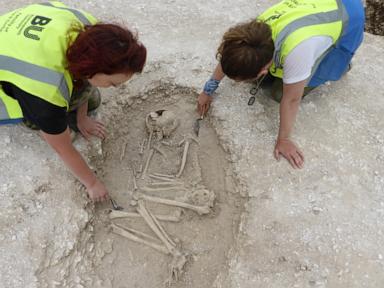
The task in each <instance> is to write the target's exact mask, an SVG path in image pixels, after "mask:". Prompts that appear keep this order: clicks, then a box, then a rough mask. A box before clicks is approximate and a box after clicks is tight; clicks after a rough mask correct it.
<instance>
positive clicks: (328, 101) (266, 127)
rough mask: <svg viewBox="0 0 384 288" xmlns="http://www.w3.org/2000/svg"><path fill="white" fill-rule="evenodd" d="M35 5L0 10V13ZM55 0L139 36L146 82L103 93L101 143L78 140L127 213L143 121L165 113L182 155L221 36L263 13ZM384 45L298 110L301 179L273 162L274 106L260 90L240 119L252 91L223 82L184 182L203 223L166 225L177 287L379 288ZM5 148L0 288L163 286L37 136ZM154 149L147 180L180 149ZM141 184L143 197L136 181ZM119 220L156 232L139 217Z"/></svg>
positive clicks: (377, 43)
mask: <svg viewBox="0 0 384 288" xmlns="http://www.w3.org/2000/svg"><path fill="white" fill-rule="evenodd" d="M32 2H36V1H27V0H18V1H8V2H6V3H5V5H2V6H1V7H0V12H1V13H3V12H5V11H8V10H10V9H14V8H16V7H19V6H21V5H23V4H27V3H32ZM273 2H276V1H273ZM66 3H67V4H68V5H72V6H74V7H78V8H82V9H84V10H88V11H91V12H92V13H94V14H95V15H97V16H98V17H100V18H101V19H103V20H114V21H116V19H121V20H122V21H124V22H125V23H126V24H128V25H129V26H130V27H133V28H137V29H138V31H140V37H141V40H142V41H143V42H144V43H145V45H146V46H147V48H148V51H149V54H148V63H147V65H146V68H145V71H144V72H143V73H142V75H138V76H135V77H134V78H133V79H132V80H131V81H129V83H127V84H126V85H124V86H122V87H120V88H118V89H115V88H112V89H105V90H102V97H103V105H102V107H101V109H100V111H99V114H98V116H97V117H99V118H100V119H101V120H102V121H104V122H105V123H106V125H107V127H108V132H109V135H108V139H107V140H106V141H105V142H103V143H101V142H100V141H96V140H93V141H91V142H89V143H87V142H86V141H84V139H82V138H81V137H78V139H77V140H76V142H75V145H76V147H77V148H78V149H79V150H80V151H81V153H82V155H83V156H84V158H85V159H86V160H87V161H88V163H90V165H91V166H92V167H93V168H94V169H95V170H96V171H97V173H98V174H99V175H100V177H102V179H103V180H104V181H105V182H106V183H107V185H108V187H109V189H110V191H111V195H112V196H113V197H114V198H115V199H116V201H117V203H118V204H119V205H121V206H123V207H124V208H126V209H128V210H129V211H134V210H135V208H134V207H132V206H131V205H130V202H131V199H132V190H133V181H132V179H133V178H132V173H131V167H135V169H138V167H139V166H140V163H142V159H141V157H140V155H139V153H138V152H139V144H140V143H141V142H142V140H143V139H144V138H145V137H146V136H147V133H146V129H145V125H144V123H145V121H144V120H145V116H146V115H147V113H149V112H151V111H156V110H158V109H169V110H171V111H174V112H175V114H176V115H177V118H179V119H180V125H179V127H178V128H177V130H176V131H175V132H174V134H172V136H171V137H170V139H168V141H169V142H170V143H171V144H176V143H179V141H180V140H181V139H182V138H183V137H184V136H185V135H187V134H188V133H189V132H191V127H192V123H193V121H194V120H195V119H196V114H195V112H194V106H195V100H194V99H195V97H196V95H197V93H198V92H199V91H200V89H201V87H202V85H203V83H204V82H205V81H206V79H207V78H208V77H209V76H210V74H211V72H212V70H213V67H214V65H215V63H216V60H215V59H214V52H215V49H216V47H217V45H218V43H219V41H220V37H221V35H222V33H223V31H225V30H226V28H227V27H229V26H231V25H233V24H235V23H238V22H240V21H243V20H246V19H250V18H252V17H254V16H255V15H257V13H259V12H260V11H262V10H263V9H264V8H266V7H268V6H269V5H270V4H271V1H266V0H260V1H256V2H250V1H247V0H238V1H236V2H234V1H229V0H224V1H223V0H221V1H218V0H217V1H216V0H215V1H210V2H207V1H200V0H197V1H188V0H169V1H168V0H167V1H160V2H159V1H144V2H143V1H138V0H137V1H136V0H130V1H128V2H127V3H124V5H122V3H121V2H117V1H110V0H104V1H101V0H100V1H99V0H97V1H89V2H84V1H78V0H72V1H66ZM119 21H120V20H119ZM383 47H384V39H383V38H382V37H373V36H370V35H368V34H367V35H366V39H365V41H364V44H363V46H362V47H361V49H360V50H359V51H358V53H357V55H356V57H355V58H354V68H353V69H352V71H351V72H350V73H348V75H347V76H346V77H344V78H343V79H342V80H341V81H339V82H337V83H329V84H327V85H324V86H323V87H321V88H319V89H317V90H316V91H314V92H313V93H312V94H311V95H310V96H308V97H306V98H305V99H304V100H303V102H302V104H301V106H300V112H299V115H298V119H297V121H296V127H295V132H294V135H293V137H294V139H295V141H297V142H298V143H299V145H300V147H301V148H302V149H303V151H304V153H305V156H306V165H305V168H304V169H302V170H300V171H296V170H292V169H290V167H289V165H288V164H287V163H286V162H285V161H280V162H276V161H275V160H274V159H273V156H272V148H273V143H274V141H275V137H276V133H277V128H278V117H277V115H278V108H279V107H278V105H277V104H276V103H275V102H273V101H272V100H271V99H269V98H268V97H266V96H265V95H264V93H263V92H262V91H261V93H260V95H258V97H257V98H256V102H255V104H254V106H252V107H248V106H247V104H246V103H247V100H248V98H249V89H250V88H251V85H250V84H246V83H235V82H233V81H230V80H228V79H225V80H224V81H223V82H222V84H221V87H220V88H219V89H218V91H217V95H216V96H215V100H214V103H213V107H212V110H211V112H210V115H209V116H208V117H207V118H206V119H204V120H203V122H202V127H201V130H200V133H201V135H200V136H199V141H200V145H197V144H195V143H192V144H191V149H190V153H189V156H188V162H187V165H186V170H185V171H184V173H183V174H182V176H181V178H180V180H181V181H182V182H183V185H184V186H185V187H186V191H192V190H193V189H195V188H196V187H197V186H198V185H200V186H202V187H205V188H207V189H209V190H211V191H214V192H215V194H216V201H215V205H214V207H213V209H212V213H211V214H209V215H206V216H198V215H196V214H195V213H193V212H191V211H186V212H185V214H184V215H183V219H182V220H181V221H180V222H179V223H168V222H161V223H162V224H163V226H164V228H165V229H166V231H167V232H168V233H169V235H170V237H171V238H172V239H179V240H180V246H181V247H182V249H184V250H183V251H185V252H188V253H189V254H190V255H191V257H190V261H189V262H188V264H187V265H186V266H185V273H184V274H183V277H182V278H181V280H180V281H179V282H177V283H176V284H174V287H180V288H181V287H216V288H248V287H252V288H253V287H263V288H264V287H273V288H278V287H299V288H301V287H327V288H328V287H331V288H333V287H337V288H340V287H342V288H361V287H369V288H379V287H381V286H382V283H383V281H384V278H383V273H382V271H383V265H384V259H383V257H384V256H383V255H384V250H383V247H382V245H381V243H383V241H384V234H383V233H384V232H383V231H384V226H383V223H382V221H381V219H383V213H384V212H383V211H384V209H383V206H384V204H383V203H384V196H383V195H382V192H383V191H384V168H383V167H384V158H383V154H384V150H383V149H384V146H383V144H384V142H383V141H384V134H383V130H382V124H381V123H384V118H383V113H382V110H383V107H384V102H383V101H384V100H383V99H384V98H383V97H381V94H382V93H381V91H382V85H383V84H382V83H383V81H382V75H383V74H384V68H383V67H384V63H383V61H384V58H383V57H382V55H383V53H384V51H383ZM372 63H374V65H373V64H372ZM0 139H1V141H0V151H1V152H0V160H1V163H2V166H1V168H0V169H1V170H0V196H1V197H0V255H1V257H0V287H1V288H3V287H4V288H9V287H12V288H25V287H28V288H35V287H39V288H40V287H92V288H94V287H95V288H98V287H100V288H101V287H103V288H105V287H113V288H115V287H117V288H122V287H129V288H131V287H162V285H163V283H164V281H165V280H166V279H167V277H168V275H169V265H170V263H171V260H172V257H171V256H169V255H163V254H162V253H159V252H157V251H155V250H153V249H151V248H147V247H145V246H143V245H139V244H137V243H134V242H132V241H129V240H127V239H124V238H122V237H121V236H119V235H115V234H112V233H111V232H110V230H109V225H110V221H109V220H108V210H109V209H110V205H109V203H108V204H107V203H105V204H104V205H97V206H96V207H93V205H92V204H90V203H89V202H88V201H87V199H86V197H85V192H84V190H83V189H82V187H81V185H79V183H78V182H77V181H75V180H74V178H73V177H72V176H71V175H70V173H69V172H68V171H67V170H66V169H65V167H64V165H63V164H62V162H61V161H60V160H59V159H58V157H57V156H56V155H55V153H54V152H53V151H51V149H50V148H49V147H48V146H47V144H45V143H44V142H43V141H42V140H41V139H40V137H39V136H38V135H37V134H36V133H31V132H29V131H25V129H22V128H21V127H19V126H9V127H1V129H0ZM123 147H126V148H125V155H124V157H122V152H123ZM160 147H161V149H162V150H164V152H165V154H166V156H167V158H168V161H166V160H165V159H164V158H163V157H162V156H161V155H160V154H158V153H156V154H155V155H154V158H153V161H152V162H151V164H150V167H149V171H150V173H155V172H161V173H176V172H177V171H178V168H179V165H180V159H181V154H182V152H183V146H180V147H179V146H166V145H162V144H161V146H160ZM147 152H148V151H145V153H144V155H143V158H144V159H146V155H147ZM137 182H138V185H139V187H144V186H150V181H149V179H147V178H145V179H140V177H139V178H138V179H137ZM146 193H147V192H146ZM148 193H149V192H148ZM183 194H184V192H183V191H181V190H176V191H172V192H167V193H165V192H164V191H163V192H161V193H160V192H156V194H153V195H156V196H161V197H169V198H174V197H179V196H183ZM244 202H246V203H245V204H244ZM149 209H150V210H151V211H152V210H153V211H154V212H155V213H156V214H160V213H161V214H163V213H164V214H167V213H170V209H169V208H167V207H165V206H160V205H154V206H152V205H151V206H149ZM116 222H118V223H120V224H121V225H126V226H132V227H134V228H136V229H137V230H140V231H144V232H146V233H148V234H151V235H154V234H152V231H151V230H150V229H148V228H147V226H146V224H145V223H144V222H143V221H142V220H139V219H138V220H127V219H122V220H118V221H116Z"/></svg>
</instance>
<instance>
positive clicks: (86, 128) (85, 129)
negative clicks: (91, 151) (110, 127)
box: [77, 116, 106, 140]
mask: <svg viewBox="0 0 384 288" xmlns="http://www.w3.org/2000/svg"><path fill="white" fill-rule="evenodd" d="M77 127H78V128H79V131H80V132H81V134H82V135H83V136H84V138H85V139H87V140H89V139H90V138H91V136H96V137H98V138H100V139H104V138H105V135H106V133H105V127H104V124H103V123H101V122H99V121H97V120H94V119H92V118H90V117H88V116H84V117H81V118H78V121H77Z"/></svg>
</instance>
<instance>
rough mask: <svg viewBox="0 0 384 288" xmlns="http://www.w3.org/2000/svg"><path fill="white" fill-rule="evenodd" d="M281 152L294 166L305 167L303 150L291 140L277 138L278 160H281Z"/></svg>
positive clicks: (276, 152)
mask: <svg viewBox="0 0 384 288" xmlns="http://www.w3.org/2000/svg"><path fill="white" fill-rule="evenodd" d="M280 154H281V155H283V157H284V158H285V159H287V160H288V162H289V163H290V164H291V165H292V167H293V168H299V169H301V168H303V165H304V155H303V152H301V151H300V150H299V149H298V148H297V147H296V145H295V144H294V143H293V142H292V141H291V140H289V139H277V141H276V145H275V151H274V155H275V158H276V160H280Z"/></svg>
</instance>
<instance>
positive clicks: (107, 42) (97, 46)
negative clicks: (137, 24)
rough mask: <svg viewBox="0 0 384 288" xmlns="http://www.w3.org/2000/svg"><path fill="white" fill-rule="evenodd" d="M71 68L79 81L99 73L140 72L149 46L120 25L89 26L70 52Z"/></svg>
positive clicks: (75, 41) (68, 53) (78, 37)
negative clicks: (146, 46)
mask: <svg viewBox="0 0 384 288" xmlns="http://www.w3.org/2000/svg"><path fill="white" fill-rule="evenodd" d="M66 56H67V61H68V64H67V65H68V66H67V68H68V70H69V72H70V73H71V74H72V76H73V78H74V79H75V80H83V79H87V78H91V77H92V76H94V75H95V74H97V73H104V74H108V75H111V74H116V73H124V74H128V73H140V72H141V71H142V70H143V68H144V64H145V60H146V56H147V49H146V48H145V47H144V45H143V44H141V43H140V42H139V41H138V40H137V37H136V36H135V35H134V34H133V33H132V32H131V31H129V30H128V29H126V28H123V27H121V26H119V25H116V24H96V25H92V26H85V29H84V30H83V31H81V32H80V33H79V35H78V36H77V38H76V39H75V40H74V42H73V43H72V44H71V45H70V46H69V48H68V50H67V52H66Z"/></svg>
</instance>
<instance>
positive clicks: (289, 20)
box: [197, 0, 365, 168]
mask: <svg viewBox="0 0 384 288" xmlns="http://www.w3.org/2000/svg"><path fill="white" fill-rule="evenodd" d="M364 21H365V19H364V8H363V5H362V3H361V1H360V0H323V1H318V0H295V1H293V0H284V1H281V2H279V3H278V4H276V5H274V6H272V7H270V8H269V9H267V10H266V11H265V12H263V13H262V14H261V15H260V16H258V17H257V19H255V20H252V21H250V22H247V23H242V24H239V25H236V26H234V27H232V28H230V29H229V30H228V31H227V32H226V33H225V34H224V36H223V39H222V42H221V45H220V47H219V48H218V51H217V58H218V60H219V62H220V63H219V64H218V65H217V67H216V69H215V71H214V73H213V75H212V77H211V78H210V79H209V80H208V81H207V82H206V84H205V86H204V89H203V92H202V93H201V94H200V95H199V97H198V99H197V101H198V111H199V113H200V114H201V115H204V114H205V113H206V112H207V110H208V109H209V107H210V104H211V102H212V95H213V93H214V91H215V90H216V89H217V88H218V86H219V83H220V81H221V80H222V79H223V78H224V77H225V76H228V77H229V78H231V79H233V80H235V81H257V82H258V85H259V84H260V82H261V84H265V82H267V81H266V80H268V82H272V87H271V95H272V98H273V99H274V100H276V101H278V102H280V128H279V133H278V136H277V140H276V144H275V149H274V156H275V158H276V159H277V160H278V159H279V158H280V155H282V156H283V157H284V158H286V159H287V160H288V161H289V163H290V164H291V165H292V167H294V168H302V167H303V164H304V155H303V153H302V152H301V151H300V150H299V149H298V147H297V146H296V144H295V143H294V142H293V141H292V140H291V139H290V135H291V131H292V129H293V126H294V122H295V118H296V114H297V111H298V107H299V104H300V100H301V98H302V97H303V95H304V94H306V93H308V92H309V91H310V90H312V89H313V88H315V87H317V86H319V85H321V84H323V83H325V82H326V81H336V80H339V79H340V78H341V77H342V75H343V74H344V73H345V72H347V71H348V70H349V69H350V67H351V66H350V62H351V59H352V57H353V55H354V53H355V51H356V50H357V49H358V47H359V46H360V44H361V42H362V40H363V32H364ZM263 82H264V83H263Z"/></svg>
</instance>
